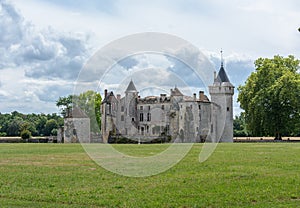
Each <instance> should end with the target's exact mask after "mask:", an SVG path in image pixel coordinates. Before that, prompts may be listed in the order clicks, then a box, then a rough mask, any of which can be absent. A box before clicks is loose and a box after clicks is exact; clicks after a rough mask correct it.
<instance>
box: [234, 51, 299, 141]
mask: <svg viewBox="0 0 300 208" xmlns="http://www.w3.org/2000/svg"><path fill="white" fill-rule="evenodd" d="M299 63H300V61H299V60H297V59H295V58H294V56H288V57H287V58H284V57H281V56H274V58H272V59H269V58H259V59H257V60H256V61H255V67H256V69H255V71H254V72H253V73H252V74H251V75H250V76H249V77H248V79H247V81H246V83H245V85H243V86H239V88H238V90H239V95H238V101H239V102H240V104H241V108H242V109H244V110H245V121H246V124H247V129H248V130H249V131H250V132H251V134H252V135H253V136H268V135H275V138H277V139H280V138H281V135H291V136H293V135H296V134H299V133H300V128H299V123H300V105H299V103H300V75H299V71H298V70H299Z"/></svg>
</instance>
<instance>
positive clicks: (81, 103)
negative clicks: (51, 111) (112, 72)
mask: <svg viewBox="0 0 300 208" xmlns="http://www.w3.org/2000/svg"><path fill="white" fill-rule="evenodd" d="M101 102H102V98H101V95H100V93H97V92H95V91H92V90H88V91H86V92H83V93H81V94H79V95H69V96H67V97H60V98H59V99H58V101H57V102H56V105H57V106H58V107H60V108H61V113H62V115H63V116H64V117H68V116H69V111H70V110H71V109H72V108H73V107H74V106H77V107H79V108H80V109H81V110H83V111H84V112H85V113H86V114H87V116H88V117H89V118H90V119H91V131H92V132H99V130H100V126H101V112H100V105H101Z"/></svg>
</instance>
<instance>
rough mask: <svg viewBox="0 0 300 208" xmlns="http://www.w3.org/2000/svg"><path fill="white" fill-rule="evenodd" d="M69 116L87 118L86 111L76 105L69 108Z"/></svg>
mask: <svg viewBox="0 0 300 208" xmlns="http://www.w3.org/2000/svg"><path fill="white" fill-rule="evenodd" d="M69 117H70V118H88V116H87V115H86V113H85V112H84V111H83V110H81V109H80V108H79V107H77V106H74V107H73V109H72V110H71V115H70V116H69Z"/></svg>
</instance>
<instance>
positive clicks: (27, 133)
mask: <svg viewBox="0 0 300 208" xmlns="http://www.w3.org/2000/svg"><path fill="white" fill-rule="evenodd" d="M20 136H21V138H22V139H24V140H25V139H29V138H30V137H31V132H30V131H29V130H27V129H24V130H23V131H22V132H21V134H20Z"/></svg>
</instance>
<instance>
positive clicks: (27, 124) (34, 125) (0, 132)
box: [0, 111, 64, 136]
mask: <svg viewBox="0 0 300 208" xmlns="http://www.w3.org/2000/svg"><path fill="white" fill-rule="evenodd" d="M63 125H64V120H63V118H62V117H61V116H60V115H57V114H56V113H53V114H43V113H41V114H35V113H31V114H23V113H20V112H18V111H13V112H11V113H5V114H2V113H0V136H20V135H21V133H22V132H23V133H25V132H26V133H29V134H30V136H50V135H57V130H58V128H59V127H61V126H63Z"/></svg>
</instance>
